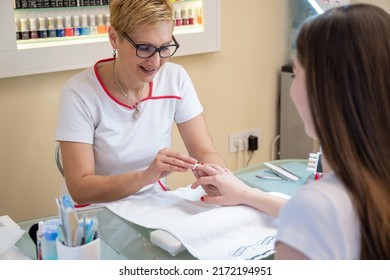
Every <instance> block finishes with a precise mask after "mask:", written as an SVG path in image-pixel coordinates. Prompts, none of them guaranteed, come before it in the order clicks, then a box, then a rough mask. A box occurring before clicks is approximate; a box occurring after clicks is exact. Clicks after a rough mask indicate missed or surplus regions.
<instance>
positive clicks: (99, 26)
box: [97, 15, 106, 34]
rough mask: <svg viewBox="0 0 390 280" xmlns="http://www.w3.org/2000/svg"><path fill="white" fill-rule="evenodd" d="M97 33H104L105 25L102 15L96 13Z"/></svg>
mask: <svg viewBox="0 0 390 280" xmlns="http://www.w3.org/2000/svg"><path fill="white" fill-rule="evenodd" d="M97 33H98V34H104V33H106V26H105V25H104V20H103V15H97Z"/></svg>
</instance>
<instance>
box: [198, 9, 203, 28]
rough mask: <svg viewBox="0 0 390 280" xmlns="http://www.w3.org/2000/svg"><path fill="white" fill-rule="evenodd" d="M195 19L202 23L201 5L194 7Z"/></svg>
mask: <svg viewBox="0 0 390 280" xmlns="http://www.w3.org/2000/svg"><path fill="white" fill-rule="evenodd" d="M196 21H197V23H198V24H202V23H203V11H202V7H198V8H197V9H196Z"/></svg>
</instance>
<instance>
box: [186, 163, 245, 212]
mask: <svg viewBox="0 0 390 280" xmlns="http://www.w3.org/2000/svg"><path fill="white" fill-rule="evenodd" d="M195 169H196V170H197V171H198V173H197V174H199V175H200V176H201V177H199V178H198V179H197V180H196V181H195V182H194V183H193V184H192V186H191V188H193V189H195V188H197V187H199V186H203V188H204V189H205V192H206V193H207V194H206V195H205V196H203V197H202V200H203V201H204V202H206V203H212V204H218V205H238V204H245V196H246V194H247V193H248V192H250V188H249V187H248V186H247V185H245V184H244V183H243V182H242V181H241V180H240V179H238V178H237V177H236V176H235V175H234V174H233V173H232V172H231V171H230V170H229V169H227V168H223V167H220V166H219V165H215V164H202V165H197V166H196V168H195ZM205 186H206V187H205Z"/></svg>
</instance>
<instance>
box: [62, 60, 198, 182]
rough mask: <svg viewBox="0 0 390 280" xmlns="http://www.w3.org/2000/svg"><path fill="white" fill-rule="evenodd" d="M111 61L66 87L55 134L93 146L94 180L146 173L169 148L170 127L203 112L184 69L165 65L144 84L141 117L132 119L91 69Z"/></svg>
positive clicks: (132, 108)
mask: <svg viewBox="0 0 390 280" xmlns="http://www.w3.org/2000/svg"><path fill="white" fill-rule="evenodd" d="M110 60H112V59H106V60H102V61H99V62H97V63H96V64H95V66H94V67H90V68H88V69H86V70H84V71H83V72H81V73H80V74H78V75H76V76H74V77H73V78H71V79H70V80H69V81H68V82H67V83H66V84H65V86H64V88H63V91H62V94H61V97H60V107H59V115H58V123H57V132H56V140H57V141H72V142H82V143H88V144H91V145H93V150H94V155H95V172H96V174H98V175H118V174H121V173H125V172H128V171H135V170H141V169H145V168H147V167H148V166H149V165H150V163H151V162H152V160H153V159H154V158H155V156H156V154H157V153H158V151H159V150H160V149H162V148H165V147H170V146H171V134H172V125H173V123H174V122H175V123H182V122H186V121H188V120H190V119H192V118H194V117H196V116H198V115H199V114H200V113H201V112H202V111H203V107H202V105H201V104H200V102H199V99H198V96H197V94H196V91H195V88H194V86H193V84H192V82H191V79H190V77H189V76H188V74H187V72H186V71H185V70H184V68H183V67H182V66H180V65H177V64H173V63H170V62H166V63H165V64H164V65H163V66H162V68H161V69H160V70H159V72H158V73H157V74H156V76H155V78H154V80H153V81H152V82H151V83H150V84H149V85H150V91H149V95H148V97H146V98H143V99H142V102H141V110H140V111H141V115H140V117H139V118H138V119H137V120H135V119H133V116H132V113H133V111H134V107H129V106H128V105H127V104H124V103H121V102H120V101H118V100H116V99H115V97H113V96H112V95H111V94H110V92H109V91H108V90H107V88H106V87H105V86H104V84H102V82H101V78H100V77H99V73H98V72H97V70H96V69H97V65H98V64H99V63H101V62H106V61H110ZM157 186H158V188H160V189H161V187H160V186H159V185H158V184H157Z"/></svg>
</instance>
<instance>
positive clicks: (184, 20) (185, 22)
mask: <svg viewBox="0 0 390 280" xmlns="http://www.w3.org/2000/svg"><path fill="white" fill-rule="evenodd" d="M181 20H182V24H183V25H188V16H187V10H185V9H183V10H181Z"/></svg>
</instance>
